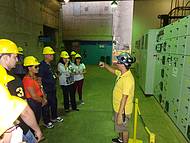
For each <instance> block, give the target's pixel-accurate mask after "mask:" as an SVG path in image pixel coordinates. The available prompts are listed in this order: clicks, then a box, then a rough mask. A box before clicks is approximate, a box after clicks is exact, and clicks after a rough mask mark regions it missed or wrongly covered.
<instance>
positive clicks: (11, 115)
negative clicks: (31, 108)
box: [0, 84, 27, 136]
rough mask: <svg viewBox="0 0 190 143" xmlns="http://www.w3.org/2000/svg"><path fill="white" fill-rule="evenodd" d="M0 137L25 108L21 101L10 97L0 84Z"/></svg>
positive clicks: (23, 102) (4, 87) (24, 103)
mask: <svg viewBox="0 0 190 143" xmlns="http://www.w3.org/2000/svg"><path fill="white" fill-rule="evenodd" d="M0 99H1V100H0V109H1V110H0V136H1V135H2V134H3V133H4V132H5V131H6V130H7V129H9V128H10V127H11V126H12V125H13V122H14V121H15V120H16V119H17V118H18V117H19V115H20V114H21V113H22V111H23V110H24V109H25V107H26V106H27V103H26V101H24V100H23V99H21V98H19V97H16V96H11V95H10V93H9V91H8V89H7V88H6V86H4V85H2V84H0Z"/></svg>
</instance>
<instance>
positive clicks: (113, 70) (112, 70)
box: [99, 62, 115, 74]
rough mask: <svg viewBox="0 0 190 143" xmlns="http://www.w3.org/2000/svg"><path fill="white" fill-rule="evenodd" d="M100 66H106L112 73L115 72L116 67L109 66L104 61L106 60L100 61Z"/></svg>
mask: <svg viewBox="0 0 190 143" xmlns="http://www.w3.org/2000/svg"><path fill="white" fill-rule="evenodd" d="M99 66H100V67H101V68H105V69H106V70H108V71H109V72H111V73H112V74H115V69H114V68H112V67H111V66H109V65H108V64H106V63H104V62H100V63H99Z"/></svg>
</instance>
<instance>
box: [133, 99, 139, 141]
mask: <svg viewBox="0 0 190 143" xmlns="http://www.w3.org/2000/svg"><path fill="white" fill-rule="evenodd" d="M137 116H138V99H137V98H135V119H134V133H133V134H134V137H133V142H134V143H136V139H137Z"/></svg>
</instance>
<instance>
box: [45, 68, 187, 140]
mask: <svg viewBox="0 0 190 143" xmlns="http://www.w3.org/2000/svg"><path fill="white" fill-rule="evenodd" d="M87 72H88V73H87V74H86V77H85V84H84V102H85V104H84V105H79V106H78V107H79V109H80V111H79V112H77V111H75V112H70V113H67V114H65V113H64V110H63V105H62V104H63V97H62V92H61V89H60V88H59V87H58V99H59V112H60V115H61V116H62V117H63V118H64V122H63V123H56V124H55V127H54V128H53V129H45V128H44V127H42V130H43V132H44V134H45V137H46V140H45V141H43V143H111V139H112V137H114V136H116V133H115V132H114V128H113V121H112V88H113V86H114V76H113V75H111V74H110V73H109V72H107V71H105V70H103V69H101V68H99V67H97V66H87ZM135 95H136V97H138V99H139V107H140V110H141V113H142V116H143V118H144V121H145V122H146V124H147V126H148V127H149V129H150V130H151V131H152V132H153V133H155V134H156V143H187V141H186V140H185V139H184V137H183V136H182V135H181V133H180V132H179V131H178V129H177V128H176V127H175V126H174V125H173V123H172V122H171V121H170V119H169V118H168V116H167V115H166V114H165V113H164V112H163V111H162V109H161V107H160V106H159V104H158V103H157V102H156V100H155V99H154V97H145V96H144V95H143V93H142V91H141V90H140V89H139V87H138V84H137V83H136V92H135ZM77 100H78V96H77ZM132 124H133V119H131V126H130V137H132V136H133V134H132V132H133V131H132V130H133V126H132ZM137 131H138V132H137V137H138V138H139V139H141V140H143V142H144V143H148V135H147V134H146V132H145V130H144V128H143V125H142V123H141V121H140V120H138V128H137Z"/></svg>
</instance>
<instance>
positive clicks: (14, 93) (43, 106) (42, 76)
mask: <svg viewBox="0 0 190 143" xmlns="http://www.w3.org/2000/svg"><path fill="white" fill-rule="evenodd" d="M42 54H43V55H44V60H43V61H41V62H38V60H37V58H35V57H34V56H27V57H25V58H24V57H23V49H22V48H18V47H17V45H16V44H15V43H14V42H12V41H10V40H8V39H0V73H1V76H0V98H1V100H0V109H1V110H0V143H18V142H19V143H20V142H23V141H25V142H27V143H37V142H39V141H41V140H43V139H44V136H43V134H42V131H41V129H40V127H39V122H40V119H41V115H42V117H43V121H44V125H45V126H46V127H47V128H53V127H54V124H53V123H54V122H63V119H62V118H61V117H60V116H58V113H57V97H56V79H57V78H58V79H59V84H60V86H61V89H62V91H63V98H64V109H65V111H66V112H69V111H70V105H71V109H72V110H73V111H79V109H78V108H77V104H76V98H75V93H76V92H78V95H79V101H80V103H81V104H84V101H83V98H82V87H83V82H84V73H86V67H85V65H84V64H83V63H82V62H81V56H80V54H77V53H75V52H74V51H72V52H71V55H69V54H68V53H67V52H66V51H62V52H61V54H60V60H59V62H58V64H57V71H58V72H57V73H56V72H54V70H53V67H52V65H51V62H52V61H53V59H54V54H55V51H54V50H53V49H52V48H51V47H49V46H47V47H44V48H43V53H42ZM23 59H24V61H23V63H22V60H23ZM134 62H135V58H133V57H132V56H131V55H130V54H128V53H125V52H124V53H121V54H120V55H119V56H117V62H116V63H115V65H116V68H117V69H114V68H113V67H111V66H109V65H107V64H106V63H104V62H100V63H99V66H100V67H102V68H105V69H107V70H108V71H110V72H111V73H113V74H115V75H116V76H117V79H116V82H115V87H114V90H113V109H114V117H115V118H114V121H115V129H116V131H117V132H118V133H119V137H117V138H113V139H112V142H114V143H127V142H128V137H129V135H128V123H129V120H130V116H131V114H132V110H133V98H134V88H135V82H134V78H133V75H132V73H131V71H130V68H131V65H132V64H133V63H134ZM22 64H23V65H22ZM22 66H24V68H23V67H22ZM21 67H22V68H21ZM17 68H18V69H19V70H18V69H17Z"/></svg>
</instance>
